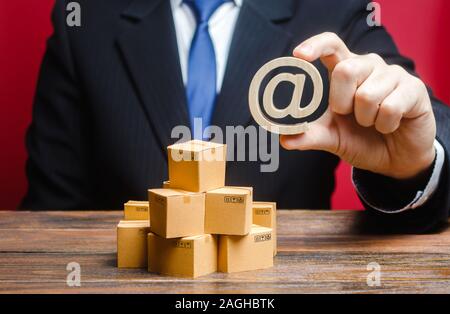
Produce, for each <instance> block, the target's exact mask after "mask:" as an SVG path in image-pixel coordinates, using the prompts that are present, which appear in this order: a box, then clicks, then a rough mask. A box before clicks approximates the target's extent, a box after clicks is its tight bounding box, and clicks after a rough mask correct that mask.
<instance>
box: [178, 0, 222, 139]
mask: <svg viewBox="0 0 450 314" xmlns="http://www.w3.org/2000/svg"><path fill="white" fill-rule="evenodd" d="M227 1H228V0H185V1H184V2H185V3H186V4H187V5H189V6H190V8H191V9H192V11H193V12H194V15H195V17H196V19H197V28H196V31H195V34H194V38H193V39H192V43H191V48H190V51H189V63H188V79H187V87H186V93H187V99H188V107H189V118H190V122H191V131H192V132H194V118H201V119H202V120H201V122H202V130H201V132H202V134H198V132H196V134H194V135H193V137H194V138H196V139H203V130H204V129H205V128H206V127H207V126H209V125H210V123H211V118H212V113H213V111H214V105H215V100H216V96H217V93H216V80H217V77H216V55H215V52H214V45H213V42H212V40H211V36H210V35H209V31H208V21H209V19H210V17H211V15H212V14H213V13H214V11H216V9H217V8H218V7H220V6H221V5H222V4H223V3H225V2H227Z"/></svg>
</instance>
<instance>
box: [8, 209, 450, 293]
mask: <svg viewBox="0 0 450 314" xmlns="http://www.w3.org/2000/svg"><path fill="white" fill-rule="evenodd" d="M121 215H122V213H121V212H117V211H116V212H114V211H102V212H93V211H84V212H0V292H1V293H54V292H58V293H78V292H83V293H104V292H127V293H128V292H129V293H134V292H146V293H166V292H170V293H329V292H332V293H350V292H352V293H355V292H356V293H359V292H369V293H379V292H389V293H399V292H406V293H415V292H425V293H450V228H447V229H446V230H443V231H441V232H440V233H438V234H427V235H369V234H364V233H361V232H360V231H357V230H358V228H357V224H358V218H359V217H360V216H361V213H360V212H351V211H281V210H280V211H278V245H279V246H278V248H279V253H278V256H277V257H276V258H275V266H274V267H273V268H271V269H267V270H259V271H250V272H242V273H234V274H222V273H216V274H212V275H209V276H205V277H200V278H199V279H195V280H191V279H181V278H171V277H163V276H158V275H154V274H150V273H147V272H146V270H140V269H136V270H134V269H118V268H116V266H115V265H116V253H115V252H116V230H115V227H116V224H117V222H118V221H119V220H120V218H121ZM70 262H77V263H79V264H80V266H81V287H68V286H67V284H66V276H67V274H68V273H69V272H68V271H67V270H66V265H67V264H68V263H70ZM372 262H375V263H378V264H379V265H380V267H381V277H380V279H381V285H380V286H372V287H371V286H368V284H367V276H368V274H369V273H370V272H371V271H370V270H367V265H368V264H369V263H372Z"/></svg>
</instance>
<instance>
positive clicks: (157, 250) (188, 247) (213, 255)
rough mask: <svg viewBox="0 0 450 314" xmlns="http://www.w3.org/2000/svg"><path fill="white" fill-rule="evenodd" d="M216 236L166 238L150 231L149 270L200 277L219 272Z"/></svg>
mask: <svg viewBox="0 0 450 314" xmlns="http://www.w3.org/2000/svg"><path fill="white" fill-rule="evenodd" d="M217 250H218V245H217V236H213V235H210V234H203V235H197V236H193V237H185V238H178V239H164V238H161V237H159V236H157V235H156V234H154V233H149V234H148V271H149V272H154V273H159V274H164V275H171V276H180V277H194V278H195V277H198V276H203V275H207V274H210V273H213V272H215V271H217Z"/></svg>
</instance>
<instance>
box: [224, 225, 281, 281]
mask: <svg viewBox="0 0 450 314" xmlns="http://www.w3.org/2000/svg"><path fill="white" fill-rule="evenodd" d="M272 241H273V239H272V229H270V228H267V227H261V226H257V225H253V226H252V228H251V231H250V233H249V234H248V235H246V236H229V235H221V236H219V260H218V270H219V271H220V272H225V273H233V272H238V271H247V270H255V269H263V268H269V267H272V266H273V243H272Z"/></svg>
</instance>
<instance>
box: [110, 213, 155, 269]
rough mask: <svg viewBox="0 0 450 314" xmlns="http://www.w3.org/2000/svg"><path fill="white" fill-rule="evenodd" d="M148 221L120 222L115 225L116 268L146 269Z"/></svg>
mask: <svg viewBox="0 0 450 314" xmlns="http://www.w3.org/2000/svg"><path fill="white" fill-rule="evenodd" d="M149 232H150V228H149V221H148V220H134V221H133V220H126V221H125V220H121V221H120V222H119V224H118V225H117V267H119V268H145V267H147V234H148V233H149Z"/></svg>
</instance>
